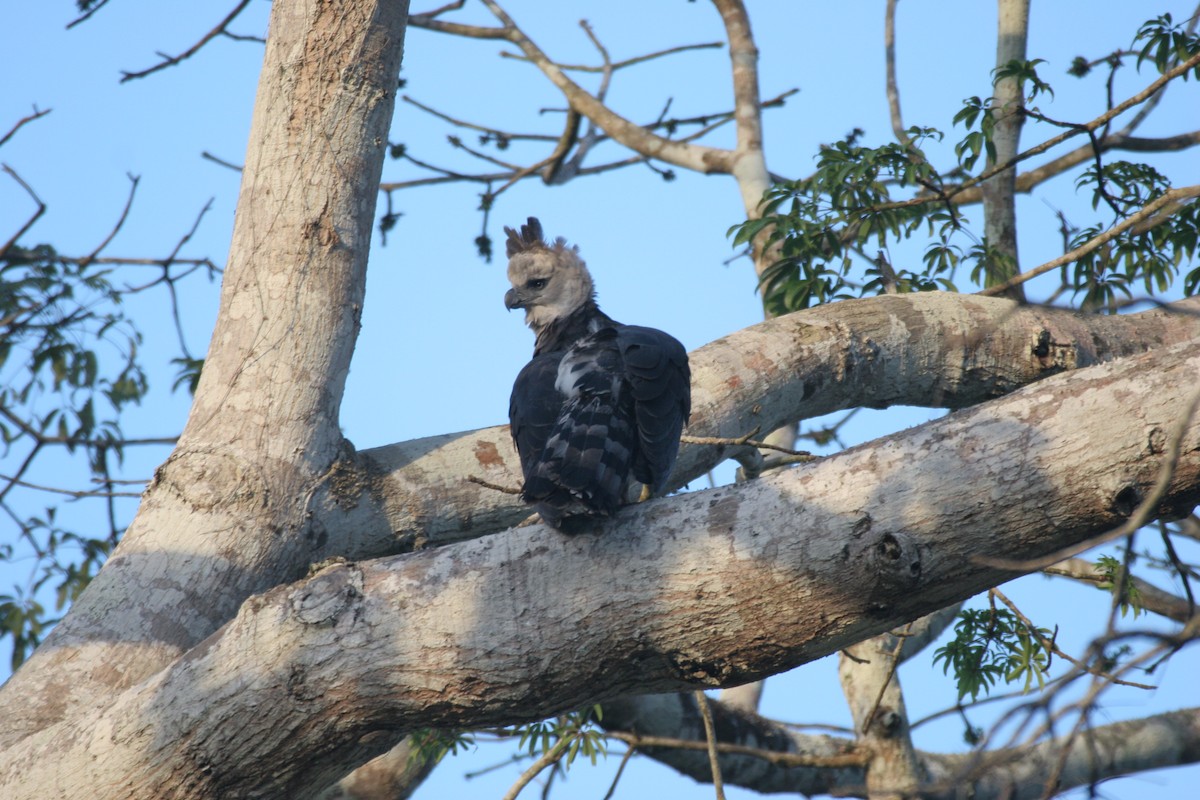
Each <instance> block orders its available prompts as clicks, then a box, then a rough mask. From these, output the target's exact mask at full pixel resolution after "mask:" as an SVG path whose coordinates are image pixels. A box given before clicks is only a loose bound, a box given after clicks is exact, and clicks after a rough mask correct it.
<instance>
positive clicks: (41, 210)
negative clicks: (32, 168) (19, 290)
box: [0, 164, 46, 256]
mask: <svg viewBox="0 0 1200 800" xmlns="http://www.w3.org/2000/svg"><path fill="white" fill-rule="evenodd" d="M0 167H2V168H3V169H4V171H5V172H7V173H8V174H9V175H11V176H12V179H13V180H14V181H16V182H17V183H18V184H19V185H20V186H21V188H22V189H24V190H25V191H26V192H28V193H29V196H30V197H32V198H33V202H34V203H36V204H37V211H34V212H33V216H32V217H30V218H29V219H28V220H27V221H26V222H25V224H24V225H22V226H21V227H20V229H19V230H18V231H17V232H16V233H14V234H13V235H12V238H11V239H9V240H8V241H7V242H5V243H4V246H3V247H0V256H3V255H4V254H5V253H7V252H8V249H9V248H10V247H12V246H13V245H14V244H16V243H17V242H18V241H20V239H21V237H22V236H24V235H25V233H26V232H27V231H28V230H29V229H30V228H32V227H33V225H34V223H35V222H37V221H38V219H40V218H41V216H42V214H45V213H46V204H45V203H43V202H42V198H40V197H38V196H37V192H35V191H34V190H33V187H32V186H30V185H29V184H28V183H26V182H25V180H24V179H23V178H22V177H21V176H20V175H18V174H17V173H16V170H14V169H13V168H12V167H10V166H9V165H8V164H2V165H0Z"/></svg>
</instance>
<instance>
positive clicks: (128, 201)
mask: <svg viewBox="0 0 1200 800" xmlns="http://www.w3.org/2000/svg"><path fill="white" fill-rule="evenodd" d="M125 177H127V178H129V184H130V185H129V197H127V198H125V207H124V208H123V209H121V216H119V217H117V224H115V225H113V228H112V230H111V231H109V232H108V236H105V237H104V241H102V242H100V244H99V245H97V246H96V249H95V250H93V251H92V252H90V253H88V254H87V255H86V256H84V257H83V260H82V261H80V262H79V266H80V267H83V268H87V267H89V266H91V265H92V264H93V263H94V262H95V260H96V257H97V256H99V255H100V251H101V250H103V249H104V248H106V247H108V244H109V242H111V241H112V240H113V239H114V238H115V237H116V235H117V232H118V231H120V230H121V226H122V225H124V224H125V220H126V219H128V218H129V209H131V208H133V197H134V195H135V194H137V187H138V183H139V182H140V181H141V180H142V179H141V178H140V177H138V176H137V175H130V174H129V173H128V172H127V173H125Z"/></svg>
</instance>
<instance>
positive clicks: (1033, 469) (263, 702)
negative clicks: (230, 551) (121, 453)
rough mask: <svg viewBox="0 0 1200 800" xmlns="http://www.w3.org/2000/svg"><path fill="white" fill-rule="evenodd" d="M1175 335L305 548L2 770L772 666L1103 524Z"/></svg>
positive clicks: (1196, 487) (156, 791)
mask: <svg viewBox="0 0 1200 800" xmlns="http://www.w3.org/2000/svg"><path fill="white" fill-rule="evenodd" d="M1198 347H1200V341H1191V342H1187V343H1185V344H1183V345H1178V346H1174V347H1170V348H1162V349H1159V350H1157V351H1154V352H1151V353H1147V354H1144V355H1141V356H1135V357H1131V358H1125V359H1121V360H1119V361H1116V362H1113V363H1112V364H1107V365H1101V366H1097V367H1093V368H1091V369H1088V370H1085V371H1079V372H1075V373H1071V374H1065V375H1060V376H1056V377H1054V378H1051V379H1048V380H1046V381H1043V382H1041V383H1039V384H1037V385H1035V386H1031V387H1028V388H1026V389H1024V390H1021V391H1019V392H1016V393H1014V394H1012V395H1011V396H1009V397H1005V398H1002V399H999V400H996V401H994V402H992V403H988V404H985V405H982V406H977V407H975V408H972V409H968V410H966V411H962V412H959V413H957V414H953V415H950V416H949V417H946V418H944V419H941V420H938V421H935V422H932V423H928V424H926V425H923V426H919V427H917V428H913V429H911V430H908V431H905V432H903V433H900V434H896V435H893V436H889V437H887V438H885V439H884V440H881V441H877V442H873V443H870V444H868V445H864V446H861V447H858V448H854V449H851V450H848V451H845V452H843V453H840V454H838V455H836V456H832V457H830V458H828V459H826V460H824V461H821V462H818V463H815V464H812V465H809V466H806V467H802V468H798V469H793V470H788V471H785V472H779V473H774V474H772V475H770V476H768V477H765V478H762V479H759V480H756V481H751V482H747V483H745V484H741V485H738V486H732V487H723V488H720V489H714V490H710V491H704V492H696V493H693V494H688V495H682V496H679V497H675V498H668V499H665V500H658V501H652V502H648V503H644V504H640V505H637V506H633V507H630V508H627V509H625V510H623V511H622V513H621V514H620V515H619V517H617V518H616V519H614V520H612V521H611V522H608V523H605V524H604V525H602V526H600V527H602V528H603V530H602V531H601V530H598V531H597V532H596V533H585V534H582V535H579V536H575V537H571V538H568V537H563V536H562V535H561V534H559V533H557V532H555V531H552V530H549V529H547V528H545V527H544V526H534V527H530V528H522V529H516V530H512V531H509V532H506V533H504V534H501V535H497V536H490V537H484V538H482V539H477V540H473V541H470V542H463V543H460V544H457V545H455V546H451V547H444V548H438V549H435V550H430V551H426V552H422V553H415V554H412V555H409V556H401V557H397V558H390V559H382V560H379V561H373V562H364V563H361V564H347V565H339V566H334V567H331V568H328V569H325V570H323V571H321V572H319V573H318V574H317V575H316V576H315V577H313V578H312V579H309V580H306V581H302V582H300V583H298V584H294V585H291V586H281V587H278V588H275V589H272V590H270V591H269V592H267V593H265V594H263V595H260V596H258V597H255V598H253V599H251V600H250V601H248V602H247V603H246V604H244V605H243V607H242V609H241V610H240V611H239V613H238V615H237V617H236V618H234V619H233V620H232V621H231V622H230V623H229V624H228V625H227V626H225V627H224V628H223V629H222V630H221V631H219V632H218V633H217V634H215V635H214V636H212V637H210V638H209V639H208V640H207V641H206V642H204V643H203V644H202V645H200V646H198V647H196V648H194V649H193V650H192V651H190V652H189V653H187V654H186V655H185V656H184V657H183V658H181V659H179V660H178V661H177V662H175V663H174V664H173V665H172V666H170V667H169V668H167V669H165V670H163V671H162V672H160V673H158V674H157V675H155V676H153V677H151V678H150V679H148V680H147V681H145V682H143V683H141V684H139V685H137V686H134V687H132V688H130V689H128V690H127V691H125V692H124V693H122V694H120V695H118V696H116V697H115V698H114V702H113V704H112V705H111V706H110V707H108V708H98V709H89V710H87V711H84V712H83V713H81V714H80V715H79V716H78V717H76V718H75V719H73V720H72V721H71V722H69V723H66V724H62V725H59V726H56V727H54V728H51V729H48V730H44V731H41V732H39V733H38V734H35V735H34V736H31V737H29V738H27V739H26V740H25V741H23V742H21V743H20V744H18V745H17V746H15V747H12V748H10V749H9V750H8V751H7V752H5V753H4V755H3V756H2V758H3V760H2V761H0V789H3V791H4V793H5V794H6V796H8V797H12V798H15V799H19V798H26V797H34V796H38V797H40V796H44V794H45V792H46V787H57V789H58V791H60V792H61V793H62V794H63V795H64V796H67V797H70V796H72V793H73V792H75V793H78V792H83V791H86V792H87V793H88V795H87V796H89V797H91V796H94V792H95V791H96V789H95V787H117V786H120V787H122V791H128V792H129V793H130V794H134V795H137V794H139V793H140V794H145V795H153V796H167V795H169V796H172V797H178V798H187V797H211V796H214V795H215V794H220V795H223V796H231V795H247V794H252V793H268V794H276V795H279V794H288V795H291V796H297V797H305V796H311V795H312V794H313V793H314V792H315V788H314V787H319V786H322V785H324V784H325V783H328V782H329V781H330V780H332V779H333V778H336V777H337V776H338V771H339V769H340V770H341V771H344V770H345V769H348V768H349V767H352V766H354V765H356V764H359V763H362V762H363V761H365V760H366V759H367V758H369V757H372V756H374V755H377V754H379V753H381V752H383V751H385V750H386V749H387V748H388V747H390V746H391V745H393V744H394V743H395V742H396V741H398V740H399V739H400V738H401V737H402V736H403V734H404V733H405V732H406V731H408V730H411V729H413V728H416V727H427V726H432V727H478V726H485V725H493V724H500V723H515V722H521V721H527V720H534V719H541V718H544V717H546V716H548V715H550V714H553V713H555V712H557V711H561V710H562V709H566V708H578V707H580V706H584V705H587V704H590V703H594V702H602V701H605V700H608V699H611V698H614V697H616V696H619V695H622V694H625V693H627V692H629V691H632V690H638V691H647V692H656V691H658V692H661V691H677V690H681V689H684V688H688V687H695V686H723V685H730V684H735V683H741V682H745V681H748V680H755V679H757V678H761V677H763V676H765V675H769V674H773V673H775V672H778V671H781V670H784V669H789V668H791V667H794V666H796V665H798V664H801V663H804V662H806V661H809V660H812V659H814V658H818V657H820V656H822V655H825V654H828V653H830V652H832V651H834V650H837V649H840V648H842V647H845V646H846V645H848V644H851V643H853V642H855V641H860V640H862V639H863V638H865V637H867V636H871V635H874V634H877V633H880V632H882V631H885V630H889V629H891V628H894V627H895V626H896V625H897V624H900V623H902V622H904V621H906V620H911V619H914V618H916V617H917V616H920V615H922V614H925V613H930V612H932V611H935V610H937V609H939V608H942V607H944V606H946V605H947V604H949V603H951V602H954V601H956V600H959V599H962V598H965V597H969V596H971V595H973V594H975V593H976V592H977V591H979V590H981V589H983V588H986V587H989V586H993V585H995V584H996V583H998V582H1001V581H1003V580H1005V579H1007V578H1008V577H1010V576H1011V573H1006V572H1002V571H998V570H996V569H993V568H989V567H987V566H984V565H981V564H979V563H978V562H977V561H976V560H975V558H974V556H977V555H980V554H984V553H987V554H989V555H993V556H997V557H1000V558H1005V557H1012V556H1016V555H1023V556H1027V555H1036V554H1038V553H1044V552H1050V551H1053V550H1056V549H1058V548H1060V547H1062V546H1064V545H1065V544H1069V543H1071V542H1073V541H1080V540H1082V539H1086V538H1088V537H1089V536H1091V535H1094V534H1095V533H1096V532H1098V531H1102V530H1105V529H1107V528H1111V527H1113V526H1115V525H1117V524H1119V523H1120V522H1121V520H1122V519H1123V514H1124V513H1127V505H1126V502H1125V500H1126V499H1127V498H1128V497H1129V496H1131V495H1134V496H1136V495H1140V494H1143V493H1145V492H1147V491H1148V490H1149V488H1150V487H1151V486H1152V485H1153V484H1154V481H1155V478H1156V476H1157V472H1158V466H1159V461H1160V458H1161V452H1162V446H1163V442H1162V436H1163V432H1164V431H1166V430H1169V429H1170V428H1171V427H1172V426H1173V425H1174V424H1175V423H1176V422H1177V418H1178V416H1179V409H1180V408H1181V407H1182V405H1183V404H1184V403H1185V402H1186V401H1187V400H1188V399H1190V395H1191V392H1192V387H1194V386H1195V385H1196V384H1197V382H1200V351H1198ZM1096 409H1103V412H1104V413H1103V415H1102V416H1101V415H1098V414H1096V413H1094V412H1095V410H1096ZM1184 436H1185V439H1184V445H1183V447H1182V448H1181V456H1180V459H1179V462H1178V465H1177V468H1176V471H1175V475H1174V476H1173V478H1172V481H1171V483H1170V486H1169V488H1168V490H1167V492H1166V493H1165V496H1164V498H1163V501H1162V503H1161V505H1160V513H1161V514H1162V515H1164V516H1168V517H1170V516H1182V515H1184V514H1186V513H1188V512H1189V511H1190V510H1191V509H1192V508H1193V507H1194V505H1195V504H1196V503H1197V502H1198V501H1200V421H1197V420H1192V422H1191V424H1190V425H1189V426H1188V428H1187V430H1186V431H1185V432H1184ZM914 464H917V465H919V468H918V469H914V467H913V465H914ZM947 474H953V475H956V476H957V477H958V479H957V480H956V481H954V482H953V483H948V482H946V481H944V480H943V479H942V476H944V475H947ZM996 474H1004V475H1005V476H1006V480H1005V481H1004V482H1003V483H997V482H996V481H995V479H994V476H995V475H996ZM597 576H604V579H603V580H597ZM848 589H849V591H848ZM566 598H570V600H569V602H568V601H567V600H566ZM264 763H270V764H272V769H271V770H269V771H267V770H263V769H262V765H263V764H264ZM168 790H169V791H168Z"/></svg>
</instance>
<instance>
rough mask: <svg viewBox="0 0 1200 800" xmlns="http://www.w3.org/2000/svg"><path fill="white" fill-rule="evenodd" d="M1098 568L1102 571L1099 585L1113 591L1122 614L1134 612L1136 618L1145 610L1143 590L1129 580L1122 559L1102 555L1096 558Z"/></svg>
mask: <svg viewBox="0 0 1200 800" xmlns="http://www.w3.org/2000/svg"><path fill="white" fill-rule="evenodd" d="M1096 569H1097V570H1098V571H1100V572H1101V573H1102V576H1101V580H1100V583H1098V584H1096V585H1097V587H1098V588H1100V589H1104V590H1105V591H1108V592H1112V595H1113V598H1114V599H1115V600H1116V602H1117V607H1118V608H1119V609H1120V610H1121V616H1122V617H1124V616H1125V615H1126V614H1128V613H1129V612H1133V616H1134V619H1136V618H1137V617H1138V616H1140V615H1141V613H1142V611H1143V608H1142V592H1141V590H1140V589H1138V587H1137V584H1135V583H1134V582H1133V581H1132V580H1129V578H1128V572H1127V571H1126V569H1125V565H1124V564H1122V563H1121V561H1120V559H1117V558H1114V557H1113V556H1100V557H1099V558H1098V559H1096Z"/></svg>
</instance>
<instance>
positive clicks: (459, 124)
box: [400, 94, 558, 142]
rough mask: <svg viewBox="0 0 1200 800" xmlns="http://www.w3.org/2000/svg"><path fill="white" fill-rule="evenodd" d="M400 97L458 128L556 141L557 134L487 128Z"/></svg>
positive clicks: (518, 138)
mask: <svg viewBox="0 0 1200 800" xmlns="http://www.w3.org/2000/svg"><path fill="white" fill-rule="evenodd" d="M400 99H401V100H403V101H404V102H406V103H408V104H409V105H412V106H416V107H417V108H419V109H421V110H422V111H424V112H425V113H426V114H432V115H433V116H435V117H437V118H438V119H441V120H445V121H446V122H449V123H450V124H451V125H455V126H457V127H459V128H469V129H471V130H476V131H480V132H481V133H486V134H488V135H490V136H494V137H495V138H497V139H506V140H513V141H525V140H529V141H543V142H553V141H557V139H558V137H557V136H550V135H549V134H544V133H509V132H507V131H502V130H500V129H499V128H489V127H487V126H486V125H479V124H477V123H474V122H467V121H466V120H461V119H458V118H456V117H452V116H450V115H449V114H446V113H443V112H441V111H438V110H437V109H436V108H431V107H430V106H427V105H425V104H424V103H422V102H420V101H419V100H414V99H413V98H412V97H411V96H410V95H407V94H406V95H402V96H401V97H400Z"/></svg>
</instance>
